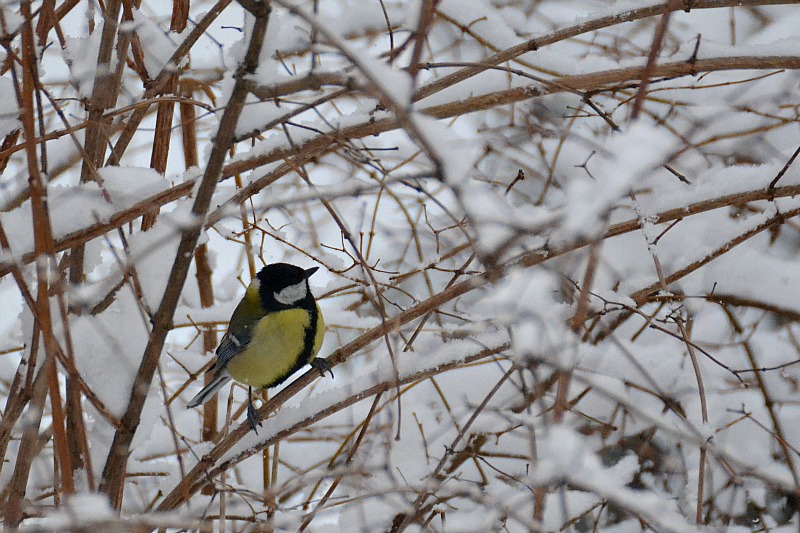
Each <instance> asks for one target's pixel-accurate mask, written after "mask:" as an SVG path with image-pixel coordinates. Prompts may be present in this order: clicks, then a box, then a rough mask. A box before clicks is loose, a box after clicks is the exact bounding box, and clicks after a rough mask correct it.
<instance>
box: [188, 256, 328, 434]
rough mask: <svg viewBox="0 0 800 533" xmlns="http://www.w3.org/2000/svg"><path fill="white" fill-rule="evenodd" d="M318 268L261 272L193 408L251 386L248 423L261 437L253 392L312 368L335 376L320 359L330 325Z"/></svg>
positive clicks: (277, 266) (283, 266) (276, 266)
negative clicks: (314, 286)
mask: <svg viewBox="0 0 800 533" xmlns="http://www.w3.org/2000/svg"><path fill="white" fill-rule="evenodd" d="M318 269H319V267H312V268H307V269H303V268H301V267H299V266H296V265H291V264H288V263H272V264H269V265H266V266H265V267H264V268H262V269H261V270H260V271H259V272H258V274H257V275H256V277H255V278H253V281H251V282H250V285H249V286H248V287H247V290H246V291H245V293H244V297H243V298H242V301H240V302H239V304H238V305H237V306H236V309H234V311H233V315H231V320H230V323H229V324H228V330H227V332H226V333H225V335H224V336H223V337H222V341H221V342H220V344H219V346H218V347H217V350H216V361H215V363H214V366H213V368H212V369H211V372H212V376H213V377H212V379H211V382H210V383H209V384H208V385H206V386H205V387H203V389H202V390H201V391H200V392H198V393H197V395H196V396H195V397H194V398H192V399H191V400H190V401H189V403H188V404H187V408H189V409H191V408H193V407H197V406H198V405H202V404H204V403H206V402H207V401H208V400H209V399H210V398H212V397H213V396H214V395H215V394H216V393H217V392H218V391H219V389H220V388H222V387H223V386H224V385H225V384H226V383H228V382H229V381H231V379H233V380H235V381H237V382H239V383H241V384H243V385H247V388H248V389H247V390H248V400H247V422H248V423H249V425H250V428H251V429H252V430H253V431H254V432H255V433H256V434H258V430H257V429H256V427H257V426H259V427H260V426H261V418H260V416H259V415H258V411H256V408H255V406H253V400H252V391H253V388H256V389H258V388H269V387H274V386H276V385H279V384H281V383H283V382H284V381H286V379H288V378H289V376H291V375H292V374H294V373H295V372H297V371H298V370H300V369H301V368H303V366H305V365H306V364H310V365H311V366H312V367H313V368H315V369H317V371H318V372H319V373H320V375H322V376H324V375H325V373H326V372H330V374H331V377H333V371H332V370H331V367H330V364H329V363H328V362H327V361H326V360H325V359H323V358H321V357H317V353H318V352H319V350H320V348H321V347H322V341H323V339H324V337H325V321H324V319H323V317H322V311H321V310H320V308H319V305H318V304H317V301H316V300H315V299H314V296H313V295H312V294H311V290H310V289H309V287H308V278H309V277H310V276H311V275H312V274H314V272H316V271H317V270H318Z"/></svg>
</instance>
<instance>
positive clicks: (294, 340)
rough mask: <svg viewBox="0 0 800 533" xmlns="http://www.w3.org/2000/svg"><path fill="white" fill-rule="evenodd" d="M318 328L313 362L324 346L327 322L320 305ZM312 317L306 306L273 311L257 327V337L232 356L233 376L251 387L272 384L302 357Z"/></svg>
mask: <svg viewBox="0 0 800 533" xmlns="http://www.w3.org/2000/svg"><path fill="white" fill-rule="evenodd" d="M317 317H318V318H317V330H316V333H315V335H314V346H313V348H312V353H311V354H309V356H308V361H309V362H310V361H311V360H312V359H314V356H316V354H317V352H319V349H320V348H321V347H322V340H323V338H324V336H325V322H324V320H323V319H322V313H321V312H320V311H319V307H317ZM310 322H311V316H310V315H309V313H308V312H307V311H304V310H303V309H287V310H285V311H277V312H274V313H269V314H268V315H266V316H265V317H264V318H262V319H261V320H259V321H258V323H257V324H256V325H255V327H254V328H253V336H252V338H251V340H250V344H248V346H247V348H245V349H244V351H242V353H240V354H237V355H235V356H234V357H233V358H231V360H230V362H229V363H228V365H227V370H228V372H229V373H230V375H231V377H232V378H233V379H235V380H236V381H238V382H240V383H244V384H245V385H249V386H251V387H271V386H272V385H275V384H276V382H277V381H278V380H281V379H282V378H285V377H286V375H287V373H288V372H289V371H290V370H291V369H292V368H293V367H294V366H295V364H296V363H297V361H298V359H299V358H300V357H302V356H303V355H304V354H303V348H304V346H305V333H306V328H308V327H309V324H310Z"/></svg>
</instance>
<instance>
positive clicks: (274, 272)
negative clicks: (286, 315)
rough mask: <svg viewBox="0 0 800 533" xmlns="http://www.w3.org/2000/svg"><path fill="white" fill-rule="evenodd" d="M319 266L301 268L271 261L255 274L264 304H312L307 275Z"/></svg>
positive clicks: (305, 305) (298, 305) (283, 306)
mask: <svg viewBox="0 0 800 533" xmlns="http://www.w3.org/2000/svg"><path fill="white" fill-rule="evenodd" d="M318 268H319V267H313V268H309V269H305V270H304V269H302V268H300V267H299V266H295V265H290V264H288V263H272V264H271V265H267V266H265V267H264V268H262V269H261V271H260V272H259V273H258V275H257V276H256V277H257V278H258V281H259V292H260V293H261V301H262V303H263V304H264V306H265V307H266V308H267V309H269V308H274V307H278V308H286V307H307V306H311V305H313V304H314V297H313V296H312V295H311V292H310V291H309V290H308V277H309V276H310V275H311V274H313V273H314V272H316V271H317V269H318Z"/></svg>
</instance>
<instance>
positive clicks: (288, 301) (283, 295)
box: [275, 280, 308, 305]
mask: <svg viewBox="0 0 800 533" xmlns="http://www.w3.org/2000/svg"><path fill="white" fill-rule="evenodd" d="M306 294H308V288H307V286H306V280H303V281H301V282H300V283H297V284H295V285H289V286H288V287H286V288H285V289H283V290H282V291H280V292H276V293H275V300H277V301H278V302H280V303H282V304H283V305H292V304H293V303H295V302H297V301H299V300H302V299H303V298H305V297H306Z"/></svg>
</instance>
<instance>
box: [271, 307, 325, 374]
mask: <svg viewBox="0 0 800 533" xmlns="http://www.w3.org/2000/svg"><path fill="white" fill-rule="evenodd" d="M307 311H308V314H309V321H308V327H307V328H306V331H305V336H304V338H303V352H302V353H301V354H300V357H298V358H297V361H296V362H295V364H294V366H293V367H292V368H290V369H289V371H288V372H286V373H285V374H283V375H282V376H280V377H279V378H278V379H276V380H275V381H274V382H273V383H272V384H271V385H270V387H274V386H276V385H280V384H281V383H283V382H284V381H286V380H287V379H288V378H289V376H291V375H292V374H294V373H295V372H297V371H298V370H300V369H301V368H303V367H304V366H305V365H307V364H308V363H309V361H310V360H311V355H312V352H313V351H314V339H315V338H316V336H317V322H318V320H319V310H318V309H317V304H316V302H315V301H314V300H311V306H310V308H307Z"/></svg>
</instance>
